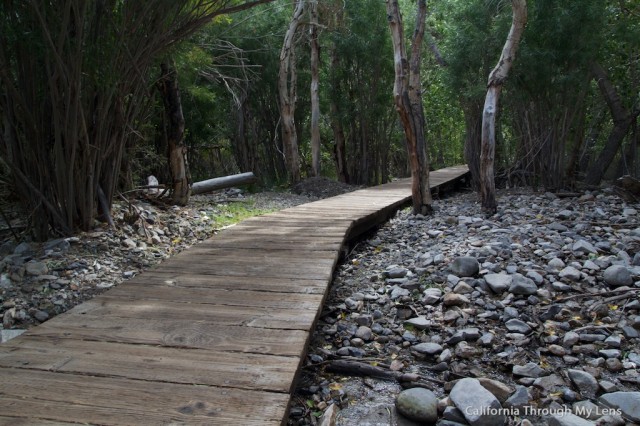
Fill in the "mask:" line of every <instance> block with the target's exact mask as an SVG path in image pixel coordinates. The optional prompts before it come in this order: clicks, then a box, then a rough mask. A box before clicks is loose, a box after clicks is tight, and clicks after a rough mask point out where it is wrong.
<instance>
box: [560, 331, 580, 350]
mask: <svg viewBox="0 0 640 426" xmlns="http://www.w3.org/2000/svg"><path fill="white" fill-rule="evenodd" d="M579 341H580V335H579V334H578V333H576V332H575V331H568V332H567V333H566V334H565V335H564V337H563V338H562V344H563V345H564V346H565V347H571V346H573V345H575V344H576V343H578V342H579Z"/></svg>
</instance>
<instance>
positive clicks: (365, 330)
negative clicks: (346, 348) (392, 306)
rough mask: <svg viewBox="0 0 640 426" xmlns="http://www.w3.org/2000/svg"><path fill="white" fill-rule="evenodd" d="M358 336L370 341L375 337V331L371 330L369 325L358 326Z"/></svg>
mask: <svg viewBox="0 0 640 426" xmlns="http://www.w3.org/2000/svg"><path fill="white" fill-rule="evenodd" d="M355 336H356V337H358V338H360V339H362V340H365V341H369V340H371V339H373V332H372V331H371V329H370V328H369V327H366V326H363V325H362V326H360V327H358V329H357V330H356V334H355Z"/></svg>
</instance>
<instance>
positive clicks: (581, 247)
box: [572, 240, 598, 254]
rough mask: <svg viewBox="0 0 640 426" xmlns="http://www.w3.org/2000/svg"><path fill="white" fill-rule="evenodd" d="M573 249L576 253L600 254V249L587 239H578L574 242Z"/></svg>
mask: <svg viewBox="0 0 640 426" xmlns="http://www.w3.org/2000/svg"><path fill="white" fill-rule="evenodd" d="M572 249H573V252H574V253H583V254H590V253H593V254H598V250H597V249H596V248H595V247H594V246H593V244H591V243H590V242H589V241H586V240H578V241H576V242H575V243H573V247H572Z"/></svg>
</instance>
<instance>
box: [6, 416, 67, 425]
mask: <svg viewBox="0 0 640 426" xmlns="http://www.w3.org/2000/svg"><path fill="white" fill-rule="evenodd" d="M68 425H75V426H78V423H77V422H72V423H71V422H61V421H50V420H45V419H38V426H68ZM0 426H33V419H29V418H23V417H7V416H2V415H0Z"/></svg>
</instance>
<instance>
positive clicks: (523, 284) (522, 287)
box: [509, 274, 538, 296]
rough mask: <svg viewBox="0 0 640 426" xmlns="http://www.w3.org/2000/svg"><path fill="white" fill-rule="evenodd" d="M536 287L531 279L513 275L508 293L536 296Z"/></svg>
mask: <svg viewBox="0 0 640 426" xmlns="http://www.w3.org/2000/svg"><path fill="white" fill-rule="evenodd" d="M537 291H538V286H537V285H536V283H534V282H533V280H532V279H530V278H527V277H524V276H522V275H521V274H514V275H513V280H512V282H511V285H510V286H509V293H513V294H518V295H524V296H530V295H532V294H536V292H537Z"/></svg>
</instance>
